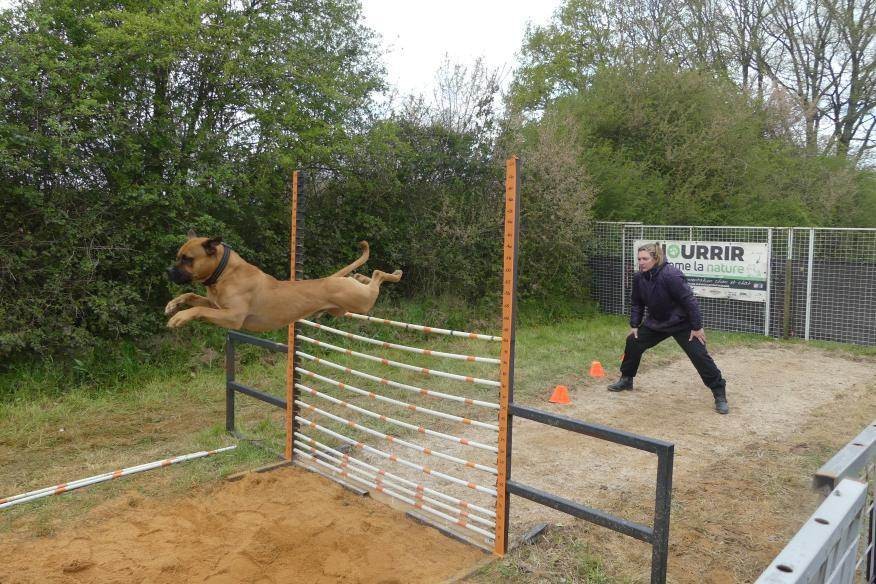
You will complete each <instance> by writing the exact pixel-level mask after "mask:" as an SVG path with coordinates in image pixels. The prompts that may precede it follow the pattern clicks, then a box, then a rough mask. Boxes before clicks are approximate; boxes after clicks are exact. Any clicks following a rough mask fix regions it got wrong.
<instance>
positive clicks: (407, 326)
mask: <svg viewBox="0 0 876 584" xmlns="http://www.w3.org/2000/svg"><path fill="white" fill-rule="evenodd" d="M344 316H348V317H350V318H355V319H357V320H367V321H370V322H377V323H380V324H388V325H392V326H397V327H399V328H403V329H407V330H413V331H420V332H423V333H426V334H436V335H450V336H454V337H462V338H465V339H478V340H481V341H494V342H498V341H501V340H502V337H494V336H493V335H482V334H479V333H467V332H463V331H454V330H451V329H443V328H436V327H433V326H425V325H422V324H411V323H408V322H400V321H397V320H389V319H387V318H377V317H376V316H368V315H365V314H356V313H354V312H348V313H346V314H345V315H344Z"/></svg>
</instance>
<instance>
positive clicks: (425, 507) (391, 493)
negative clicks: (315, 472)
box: [295, 449, 493, 542]
mask: <svg viewBox="0 0 876 584" xmlns="http://www.w3.org/2000/svg"><path fill="white" fill-rule="evenodd" d="M295 453H296V454H298V455H300V456H302V457H304V458H306V459H307V460H309V461H310V462H312V463H314V464H318V465H320V466H323V467H326V468H328V469H331V470H332V471H333V472H335V473H337V474H338V475H340V476H342V477H345V478H349V479H351V480H355V481H356V482H359V483H362V484H364V485H366V486H367V487H368V488H370V489H374V490H375V491H378V492H381V493H384V494H386V495H388V496H390V497H392V498H393V499H398V500H399V501H402V502H403V503H407V504H408V505H410V506H411V507H415V508H417V509H422V510H423V511H426V512H428V513H431V514H432V515H435V516H436V517H440V518H441V519H444V520H445V521H450V522H451V523H455V524H457V525H462V526H463V527H465V528H467V529H470V530H471V531H474V532H475V533H479V534H481V535H483V536H484V537H486V538H487V541H488V542H492V540H493V534H492V533H490V532H489V531H487V530H485V529H481V528H480V527H477V526H474V525H471V524H470V523H465V522H462V521H460V520H458V519H457V518H455V517H452V516H450V515H447V514H446V513H443V512H441V511H438V510H437V509H434V508H432V507H430V506H428V505H424V504H423V503H421V502H419V501H416V500H414V499H411V498H409V497H405V496H404V495H401V494H399V493H397V492H395V491H394V490H390V489H386V488H383V487H381V486H380V485H377V484H375V483H373V482H372V481H369V480H367V479H364V478H362V477H359V476H358V475H353V474H350V473H347V472H346V471H343V470H341V469H340V468H338V467H336V466H334V465H332V464H330V463H328V462H326V461H324V460H321V459H319V458H316V457H314V456H311V455H310V454H308V453H306V452H304V451H303V450H298V449H296V450H295Z"/></svg>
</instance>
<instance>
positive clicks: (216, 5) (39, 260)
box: [0, 0, 381, 356]
mask: <svg viewBox="0 0 876 584" xmlns="http://www.w3.org/2000/svg"><path fill="white" fill-rule="evenodd" d="M359 14H360V8H359V5H358V3H357V2H355V1H353V0H323V1H321V2H316V3H314V2H305V1H304V0H265V1H248V2H241V1H225V0H189V1H182V0H129V1H125V2H117V1H112V2H111V1H109V0H89V1H87V2H82V1H80V0H35V1H33V2H27V3H23V4H21V5H19V6H17V7H16V8H14V9H12V10H8V11H4V12H2V15H0V153H2V154H0V189H2V191H0V197H2V201H3V205H2V215H0V233H3V234H4V235H3V236H2V239H0V269H2V273H0V316H2V317H3V318H2V320H3V327H2V331H0V355H4V356H8V355H10V354H22V353H23V352H26V351H30V350H37V351H49V350H56V349H59V348H61V347H71V346H72V347H73V348H81V347H87V346H90V345H92V344H93V342H94V339H96V338H104V339H113V338H123V337H131V336H139V335H144V334H147V333H149V332H152V331H154V330H155V329H156V328H157V327H159V326H161V325H162V324H163V320H164V316H163V314H162V311H161V310H160V307H161V306H163V304H164V302H166V300H167V298H168V297H169V296H170V294H171V290H170V287H171V285H170V284H169V283H168V282H167V281H166V279H165V278H164V277H163V271H164V270H163V267H164V266H166V265H167V263H168V262H169V261H170V260H171V259H172V257H173V253H174V252H175V249H176V248H177V247H178V245H179V243H180V241H181V238H182V237H183V234H184V233H185V232H186V230H187V229H188V228H190V227H194V228H195V229H196V230H198V231H200V232H202V233H209V234H212V235H222V236H224V237H225V238H226V240H228V241H230V243H231V244H232V245H233V246H234V247H235V248H236V249H238V250H239V251H241V253H243V254H244V255H245V256H246V257H247V258H248V259H249V260H251V261H254V262H255V263H257V264H259V265H261V266H262V267H263V268H266V269H267V270H268V271H271V272H274V273H277V274H278V275H279V276H282V275H283V273H284V272H287V270H288V267H287V261H286V259H285V258H286V257H287V255H288V250H287V246H288V209H287V200H288V198H287V196H286V195H285V193H286V192H287V188H286V185H287V180H288V171H289V170H290V169H291V168H293V167H294V166H298V165H307V164H315V163H319V162H320V161H330V160H331V159H332V157H333V156H335V155H336V152H337V151H338V150H339V149H340V148H342V147H343V144H344V143H345V142H346V140H347V135H348V133H349V130H350V129H351V128H355V127H357V125H358V124H359V121H360V120H361V119H362V116H363V115H364V112H365V111H366V110H367V107H368V105H369V95H370V94H371V93H372V92H373V91H374V90H376V89H378V88H379V87H380V86H381V80H380V71H379V69H378V68H376V66H375V65H374V64H373V63H374V60H373V59H372V53H373V51H374V44H373V40H372V33H371V32H370V31H369V30H367V29H365V28H363V27H362V25H361V24H359Z"/></svg>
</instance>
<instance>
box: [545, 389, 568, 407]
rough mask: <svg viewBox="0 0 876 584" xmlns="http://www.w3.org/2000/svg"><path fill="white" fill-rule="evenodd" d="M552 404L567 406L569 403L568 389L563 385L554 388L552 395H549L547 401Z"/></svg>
mask: <svg viewBox="0 0 876 584" xmlns="http://www.w3.org/2000/svg"><path fill="white" fill-rule="evenodd" d="M548 401H549V402H551V403H552V404H568V403H571V400H570V399H569V388H568V387H566V386H565V385H558V386H556V387H555V388H554V393H553V394H551V397H550V399H549V400H548Z"/></svg>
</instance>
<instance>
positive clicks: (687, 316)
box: [630, 264, 703, 333]
mask: <svg viewBox="0 0 876 584" xmlns="http://www.w3.org/2000/svg"><path fill="white" fill-rule="evenodd" d="M645 308H647V309H648V316H647V317H646V318H645V322H644V324H645V326H646V327H648V328H649V329H653V330H655V331H662V332H673V333H674V332H678V331H682V330H685V329H691V330H697V329H701V328H703V317H702V315H701V314H700V305H699V304H698V303H697V299H696V298H694V294H693V290H691V288H690V286H689V285H688V283H687V280H685V278H684V274H682V273H681V270H679V269H678V268H676V267H675V266H673V265H670V264H663V265H662V266H654V267H653V268H651V269H650V270H648V271H647V272H637V273H636V274H635V275H634V276H633V294H632V298H631V309H630V326H631V327H633V328H638V327H639V326H640V325H641V324H642V317H644V316H645Z"/></svg>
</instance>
